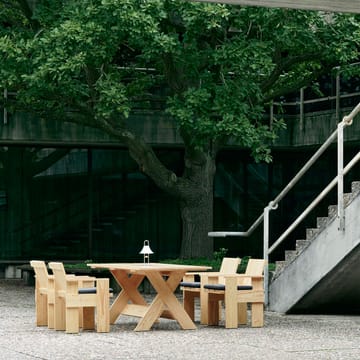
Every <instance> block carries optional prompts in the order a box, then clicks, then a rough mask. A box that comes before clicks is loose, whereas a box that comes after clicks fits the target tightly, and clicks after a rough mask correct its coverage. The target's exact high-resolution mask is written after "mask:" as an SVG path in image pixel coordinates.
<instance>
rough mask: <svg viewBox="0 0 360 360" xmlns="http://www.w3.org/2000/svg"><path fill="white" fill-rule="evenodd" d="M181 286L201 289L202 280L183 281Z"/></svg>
mask: <svg viewBox="0 0 360 360" xmlns="http://www.w3.org/2000/svg"><path fill="white" fill-rule="evenodd" d="M180 286H183V287H188V288H194V289H200V281H199V282H197V281H195V282H186V281H182V282H181V283H180Z"/></svg>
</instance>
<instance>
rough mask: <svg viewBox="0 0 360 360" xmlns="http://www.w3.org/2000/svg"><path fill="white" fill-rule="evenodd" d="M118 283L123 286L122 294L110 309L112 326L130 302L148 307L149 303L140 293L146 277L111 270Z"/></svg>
mask: <svg viewBox="0 0 360 360" xmlns="http://www.w3.org/2000/svg"><path fill="white" fill-rule="evenodd" d="M111 273H112V274H113V276H114V278H115V280H116V282H117V283H118V284H119V285H120V286H121V289H122V290H121V292H120V294H119V295H118V296H117V298H116V299H115V300H114V302H113V304H112V305H111V308H110V324H114V323H115V321H116V319H117V318H118V317H119V316H120V315H121V313H122V311H123V310H124V308H125V306H126V305H127V304H128V301H129V300H130V301H131V302H132V303H134V304H139V305H147V302H146V301H145V299H144V298H143V297H142V295H141V294H140V293H139V291H138V287H139V285H140V284H141V282H142V281H143V279H144V277H145V276H144V275H137V274H132V275H130V276H128V273H127V272H126V271H124V270H111Z"/></svg>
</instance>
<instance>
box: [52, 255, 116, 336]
mask: <svg viewBox="0 0 360 360" xmlns="http://www.w3.org/2000/svg"><path fill="white" fill-rule="evenodd" d="M49 267H50V269H51V270H52V272H53V274H54V284H55V296H54V305H55V329H56V330H65V331H66V333H78V332H79V328H80V315H79V314H80V311H81V310H83V312H84V314H83V329H94V328H95V317H94V312H96V331H97V332H109V331H110V296H111V291H110V288H109V279H107V278H101V279H100V278H96V279H95V283H96V287H79V281H78V279H76V277H69V276H67V275H66V273H65V270H64V266H63V264H62V263H60V262H50V263H49ZM83 285H84V284H83Z"/></svg>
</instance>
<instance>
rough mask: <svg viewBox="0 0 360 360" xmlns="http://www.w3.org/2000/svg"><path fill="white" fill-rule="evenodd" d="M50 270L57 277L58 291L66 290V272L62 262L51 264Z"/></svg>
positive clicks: (56, 285) (56, 286)
mask: <svg viewBox="0 0 360 360" xmlns="http://www.w3.org/2000/svg"><path fill="white" fill-rule="evenodd" d="M49 268H50V269H51V270H52V272H53V274H54V277H55V288H56V289H57V290H66V272H65V269H64V265H63V263H61V262H50V263H49Z"/></svg>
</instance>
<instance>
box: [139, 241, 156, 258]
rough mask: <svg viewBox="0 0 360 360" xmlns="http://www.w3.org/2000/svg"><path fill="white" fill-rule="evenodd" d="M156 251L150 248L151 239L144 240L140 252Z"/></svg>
mask: <svg viewBox="0 0 360 360" xmlns="http://www.w3.org/2000/svg"><path fill="white" fill-rule="evenodd" d="M153 253H154V252H153V251H152V250H151V249H150V245H149V240H145V241H144V246H143V248H142V249H141V251H140V253H139V254H144V255H145V254H153Z"/></svg>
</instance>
